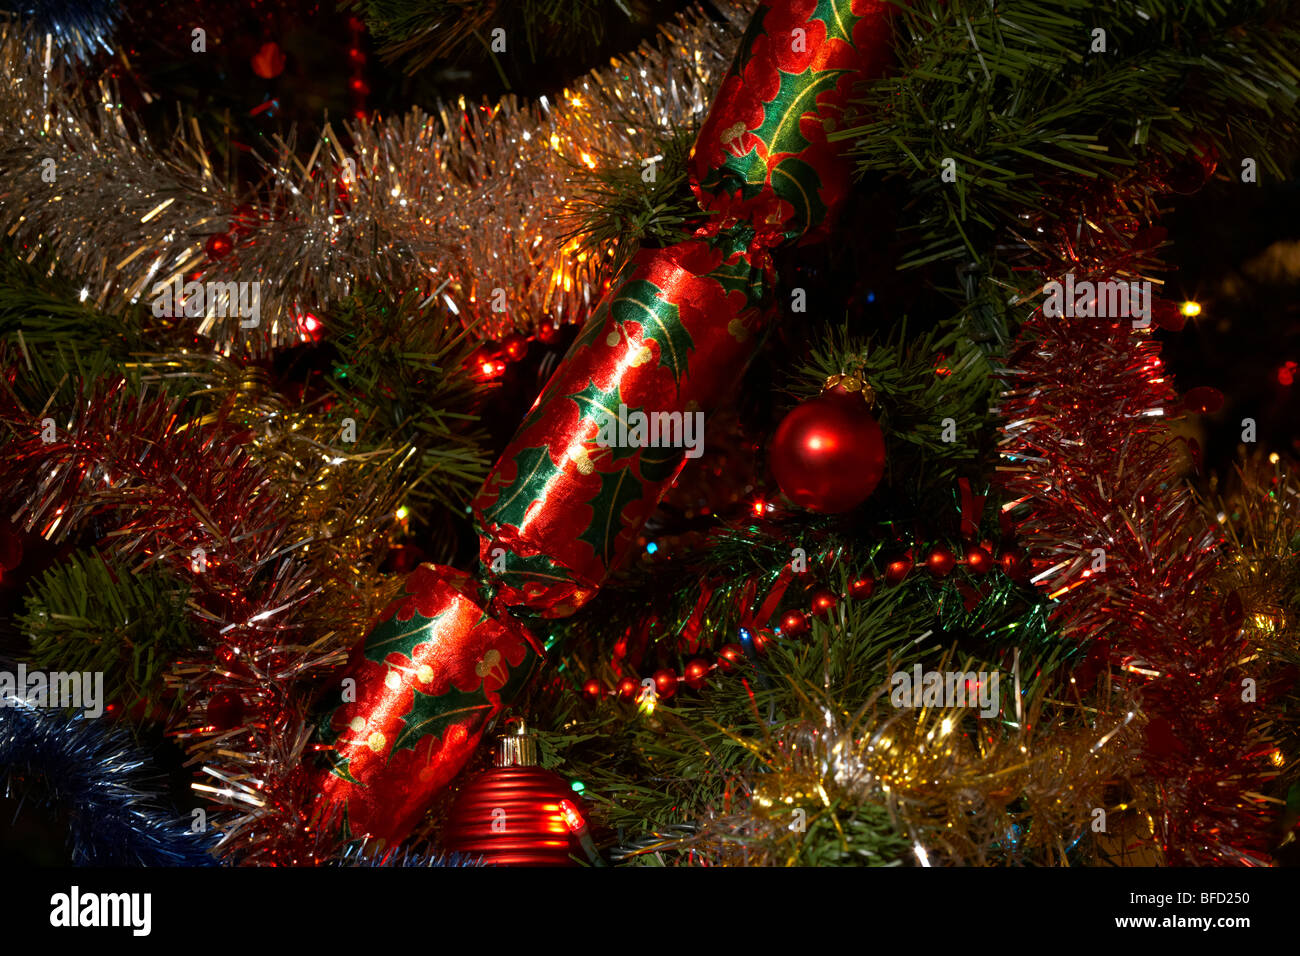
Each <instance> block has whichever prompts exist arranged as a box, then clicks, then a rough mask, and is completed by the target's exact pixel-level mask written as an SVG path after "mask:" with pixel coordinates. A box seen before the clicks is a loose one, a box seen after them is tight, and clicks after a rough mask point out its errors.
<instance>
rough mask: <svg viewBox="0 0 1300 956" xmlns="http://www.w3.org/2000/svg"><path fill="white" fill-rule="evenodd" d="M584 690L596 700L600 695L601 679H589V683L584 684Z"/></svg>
mask: <svg viewBox="0 0 1300 956" xmlns="http://www.w3.org/2000/svg"><path fill="white" fill-rule="evenodd" d="M582 692H583V693H584V694H586V695H587V696H588V697H590V698H591V699H592V700H595V699H596V698H597V697H599V696H600V681H598V680H589V681H587V683H585V684H583V685H582Z"/></svg>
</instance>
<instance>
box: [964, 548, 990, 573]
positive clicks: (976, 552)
mask: <svg viewBox="0 0 1300 956" xmlns="http://www.w3.org/2000/svg"><path fill="white" fill-rule="evenodd" d="M966 567H968V568H970V569H971V571H973V572H974V573H975V574H988V573H989V572H990V571H992V570H993V555H991V554H989V553H988V551H986V550H985V549H984V548H982V547H981V546H980V545H978V544H972V545H971V546H970V547H969V548H967V549H966Z"/></svg>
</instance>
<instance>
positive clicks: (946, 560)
mask: <svg viewBox="0 0 1300 956" xmlns="http://www.w3.org/2000/svg"><path fill="white" fill-rule="evenodd" d="M956 565H957V558H956V557H955V556H954V555H953V553H952V552H951V551H950V550H948V549H947V548H946V547H944V546H943V545H939V546H938V547H936V548H935V549H934V550H933V551H931V552H930V555H929V557H927V558H926V559H925V566H926V567H927V568H928V569H929V571H930V573H931V574H933V575H934V576H935V577H936V578H946V577H947V576H948V575H949V574H951V573H952V569H953V568H954V567H956Z"/></svg>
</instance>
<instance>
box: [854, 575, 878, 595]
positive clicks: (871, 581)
mask: <svg viewBox="0 0 1300 956" xmlns="http://www.w3.org/2000/svg"><path fill="white" fill-rule="evenodd" d="M875 589H876V579H875V578H858V579H857V580H855V581H850V582H849V597H851V598H853V600H855V601H861V600H862V599H863V598H869V597H871V593H872V592H873V591H875Z"/></svg>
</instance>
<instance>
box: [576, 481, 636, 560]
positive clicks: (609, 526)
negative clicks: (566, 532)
mask: <svg viewBox="0 0 1300 956" xmlns="http://www.w3.org/2000/svg"><path fill="white" fill-rule="evenodd" d="M643 490H644V489H643V488H642V487H641V484H640V482H638V481H637V480H636V477H635V476H634V475H633V473H632V469H631V468H620V469H619V470H618V471H614V472H607V473H602V474H601V476H600V491H598V492H597V493H596V497H594V498H593V499H591V501H589V502H587V504H589V505H591V508H592V510H593V511H594V512H595V515H594V517H593V518H592V519H591V524H589V525H587V527H586V529H585V530H584V531H583V532H582V534H580V535H578V539H579V540H580V541H585V542H587V543H588V544H589V545H591V547H592V550H594V551H595V552H596V556H597V557H598V558H599V559H600V560H601V562H602V563H603V564H604V565H605V566H606V567H610V566H611V565H613V563H614V560H615V558H616V557H617V556H618V551H617V550H616V549H615V547H614V540H615V539H616V538H617V537H618V533H619V532H620V531H622V530H623V509H624V508H625V507H627V506H628V505H629V504H631V503H632V502H634V501H639V500H640V499H641V493H642V491H643Z"/></svg>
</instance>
